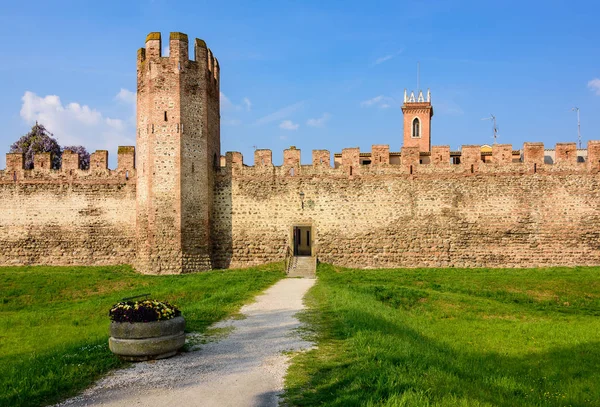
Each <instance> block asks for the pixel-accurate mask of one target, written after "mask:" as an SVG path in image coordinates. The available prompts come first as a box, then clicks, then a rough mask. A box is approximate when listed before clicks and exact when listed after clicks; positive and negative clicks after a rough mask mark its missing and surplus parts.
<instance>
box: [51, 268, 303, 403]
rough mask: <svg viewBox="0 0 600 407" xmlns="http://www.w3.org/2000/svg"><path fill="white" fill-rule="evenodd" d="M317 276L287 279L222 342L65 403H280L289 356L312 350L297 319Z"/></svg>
mask: <svg viewBox="0 0 600 407" xmlns="http://www.w3.org/2000/svg"><path fill="white" fill-rule="evenodd" d="M314 282H315V280H312V279H284V280H281V281H279V282H278V283H277V284H275V285H274V286H272V287H271V288H269V289H268V290H266V291H265V292H264V293H263V294H261V295H259V296H258V297H256V302H255V303H253V304H250V305H246V306H244V307H243V308H242V309H241V313H242V314H243V315H244V316H245V318H244V319H236V320H227V321H223V322H219V323H218V324H217V325H216V326H215V327H216V328H224V329H225V330H231V332H230V333H229V334H228V335H227V336H226V337H225V338H223V339H221V340H220V341H218V342H210V343H207V344H204V345H201V346H200V350H197V351H194V352H188V353H182V354H180V355H177V356H175V357H173V358H171V359H165V360H157V361H155V362H141V363H137V364H134V365H133V366H132V367H131V368H129V369H123V370H118V371H116V372H114V373H113V374H111V375H110V376H108V377H106V378H104V379H102V380H100V381H99V382H98V383H97V384H96V385H95V386H94V387H92V388H90V389H88V390H86V391H85V392H84V393H83V394H82V395H81V396H78V397H76V398H73V399H71V400H68V401H66V402H64V403H62V404H60V406H96V405H98V406H206V407H212V406H219V407H220V406H236V407H239V406H261V407H262V406H277V405H278V402H279V394H280V393H281V392H282V390H283V378H284V376H285V372H286V370H287V361H288V357H287V356H285V355H284V354H283V352H284V351H298V350H302V349H307V348H310V346H311V345H312V344H311V343H309V342H306V341H303V340H301V339H300V338H299V337H298V334H297V333H295V332H294V330H295V329H296V328H298V327H299V326H300V323H299V322H298V320H297V319H296V318H295V317H294V315H295V314H296V313H297V312H298V311H300V310H302V309H303V308H304V307H303V304H302V298H303V297H304V294H305V293H306V291H308V289H309V288H310V287H311V286H312V285H313V284H314Z"/></svg>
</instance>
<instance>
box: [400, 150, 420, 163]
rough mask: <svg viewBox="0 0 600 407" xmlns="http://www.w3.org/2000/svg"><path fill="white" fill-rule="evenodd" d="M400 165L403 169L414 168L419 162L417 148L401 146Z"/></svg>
mask: <svg viewBox="0 0 600 407" xmlns="http://www.w3.org/2000/svg"><path fill="white" fill-rule="evenodd" d="M400 159H401V164H402V166H403V167H405V168H408V167H412V168H415V167H416V166H417V165H419V164H420V162H421V154H420V153H419V147H418V146H403V147H402V151H401V156H400Z"/></svg>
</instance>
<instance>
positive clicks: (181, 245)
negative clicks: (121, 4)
mask: <svg viewBox="0 0 600 407" xmlns="http://www.w3.org/2000/svg"><path fill="white" fill-rule="evenodd" d="M161 50H162V44H161V36H160V33H157V32H153V33H150V34H148V36H147V37H146V47H145V48H141V49H140V50H139V51H138V57H137V148H136V161H137V162H136V167H137V168H138V173H137V208H136V211H137V224H136V232H137V243H138V248H137V258H136V260H135V266H136V269H137V270H138V271H140V272H142V273H149V274H173V273H187V272H192V271H199V270H207V269H210V268H211V265H212V264H211V239H210V228H211V212H212V202H213V187H214V178H215V170H216V168H217V167H218V165H219V157H220V144H221V143H220V116H219V64H218V62H217V59H216V58H214V57H213V55H212V52H211V51H210V50H209V49H208V48H207V47H206V44H205V42H204V41H202V40H199V39H196V40H195V41H194V60H190V59H189V57H188V37H187V35H186V34H182V33H177V32H175V33H171V35H170V39H169V56H168V57H163V56H162V55H161Z"/></svg>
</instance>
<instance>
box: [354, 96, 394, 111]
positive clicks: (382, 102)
mask: <svg viewBox="0 0 600 407" xmlns="http://www.w3.org/2000/svg"><path fill="white" fill-rule="evenodd" d="M393 103H394V99H393V98H391V97H389V96H384V95H379V96H375V97H374V98H372V99H368V100H364V101H362V102H360V106H361V107H378V108H380V109H387V108H388V107H391V105H392V104H393Z"/></svg>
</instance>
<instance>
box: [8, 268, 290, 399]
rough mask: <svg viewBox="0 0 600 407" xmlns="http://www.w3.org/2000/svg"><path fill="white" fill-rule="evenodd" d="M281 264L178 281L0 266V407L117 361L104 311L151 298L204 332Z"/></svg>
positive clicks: (86, 380)
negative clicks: (126, 300) (142, 296)
mask: <svg viewBox="0 0 600 407" xmlns="http://www.w3.org/2000/svg"><path fill="white" fill-rule="evenodd" d="M282 270H283V267H282V266H281V265H280V264H274V265H267V266H262V267H256V268H252V269H245V270H228V271H210V272H206V273H199V274H188V275H181V276H144V275H140V274H137V273H134V272H133V271H132V270H131V268H130V267H128V266H113V267H0V406H11V407H15V406H41V405H46V404H49V403H54V402H57V401H59V400H61V399H63V398H65V397H67V396H72V395H74V394H75V393H76V392H78V391H80V390H82V389H83V388H85V387H87V386H89V385H90V384H91V383H92V382H93V381H94V380H95V379H97V378H98V377H100V376H101V375H102V374H104V373H106V372H107V371H108V370H110V369H112V368H115V367H118V366H122V365H123V363H122V362H120V361H119V359H117V358H116V357H115V356H113V355H112V354H111V353H110V351H109V350H108V343H107V340H108V325H109V319H108V310H109V309H110V307H111V306H112V305H113V304H114V303H116V302H118V301H120V300H121V298H123V297H128V296H133V295H137V294H145V293H151V294H152V298H155V299H159V300H166V301H169V302H171V303H172V304H174V305H177V306H178V307H179V308H180V309H181V310H182V313H183V316H184V317H185V318H186V321H187V327H186V331H198V332H203V331H205V330H206V328H207V327H208V326H209V325H210V324H212V323H213V322H215V321H218V320H220V319H222V318H224V317H226V316H228V315H231V314H234V313H235V312H237V311H238V309H239V308H240V307H241V305H243V304H244V303H246V302H248V301H249V300H250V299H251V298H253V297H254V295H256V294H257V293H258V292H260V291H262V290H264V289H265V288H266V287H268V286H270V285H272V284H273V283H275V282H276V281H277V280H279V279H280V278H282V277H284V274H283V271H282Z"/></svg>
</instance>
